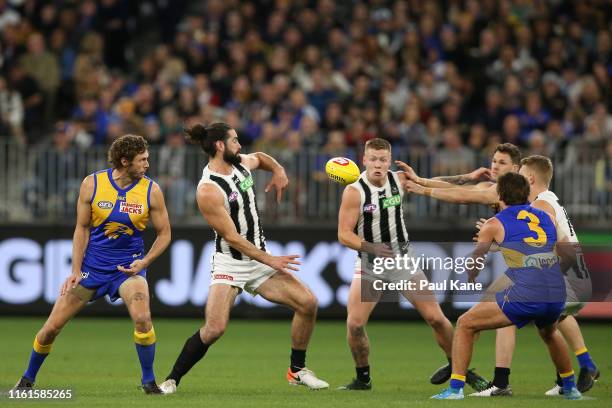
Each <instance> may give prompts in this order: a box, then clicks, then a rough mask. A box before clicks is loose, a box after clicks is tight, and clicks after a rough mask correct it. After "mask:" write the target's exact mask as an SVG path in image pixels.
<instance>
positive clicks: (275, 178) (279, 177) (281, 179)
mask: <svg viewBox="0 0 612 408" xmlns="http://www.w3.org/2000/svg"><path fill="white" fill-rule="evenodd" d="M288 184H289V179H288V178H287V174H285V170H281V171H275V172H274V173H272V179H270V182H269V183H268V185H267V186H266V189H265V190H264V191H265V192H266V193H267V192H268V191H270V190H271V189H272V188H274V189H276V202H277V203H280V200H281V196H282V194H283V190H284V189H285V188H287V185H288Z"/></svg>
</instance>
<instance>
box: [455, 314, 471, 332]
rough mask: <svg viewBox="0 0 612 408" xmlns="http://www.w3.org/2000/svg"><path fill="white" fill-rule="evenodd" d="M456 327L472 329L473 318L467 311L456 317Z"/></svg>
mask: <svg viewBox="0 0 612 408" xmlns="http://www.w3.org/2000/svg"><path fill="white" fill-rule="evenodd" d="M456 327H457V329H464V330H472V329H473V328H474V327H473V320H472V319H471V317H470V316H469V315H468V314H467V313H464V314H462V315H461V316H459V319H457V325H456Z"/></svg>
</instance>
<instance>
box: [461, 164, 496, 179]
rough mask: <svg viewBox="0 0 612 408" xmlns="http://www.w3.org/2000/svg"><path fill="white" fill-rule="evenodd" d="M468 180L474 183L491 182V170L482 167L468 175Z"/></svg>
mask: <svg viewBox="0 0 612 408" xmlns="http://www.w3.org/2000/svg"><path fill="white" fill-rule="evenodd" d="M467 178H468V179H470V180H472V181H478V180H481V179H485V180H491V169H488V168H486V167H481V168H479V169H476V170H474V171H473V172H471V173H468V174H467Z"/></svg>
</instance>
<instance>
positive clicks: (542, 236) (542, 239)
mask: <svg viewBox="0 0 612 408" xmlns="http://www.w3.org/2000/svg"><path fill="white" fill-rule="evenodd" d="M516 219H517V220H524V219H529V222H528V223H527V226H528V227H529V229H530V230H531V231H533V232H535V234H536V236H537V238H533V237H528V238H523V241H525V242H526V243H527V244H529V245H531V246H537V247H539V246H542V245H544V244H546V242H547V241H548V238H547V237H546V232H544V230H543V229H542V228H541V227H540V219H539V218H538V217H537V215H535V214H533V213H530V212H529V211H526V210H521V211H520V212H519V213H518V215H517V216H516Z"/></svg>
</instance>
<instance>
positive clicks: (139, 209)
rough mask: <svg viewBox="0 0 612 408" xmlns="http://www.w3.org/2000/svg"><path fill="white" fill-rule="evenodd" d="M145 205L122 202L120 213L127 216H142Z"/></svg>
mask: <svg viewBox="0 0 612 408" xmlns="http://www.w3.org/2000/svg"><path fill="white" fill-rule="evenodd" d="M143 211H144V210H143V205H142V204H136V203H127V202H125V201H121V203H120V206H119V212H122V213H126V214H138V215H141V214H142V213H143Z"/></svg>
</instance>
